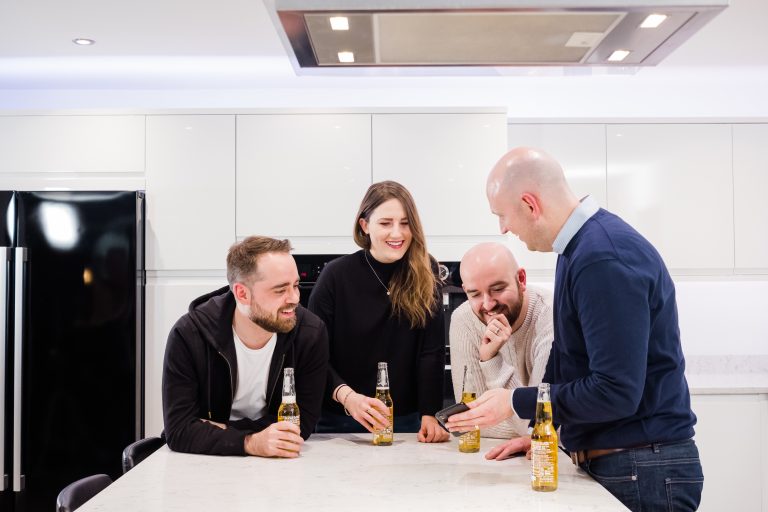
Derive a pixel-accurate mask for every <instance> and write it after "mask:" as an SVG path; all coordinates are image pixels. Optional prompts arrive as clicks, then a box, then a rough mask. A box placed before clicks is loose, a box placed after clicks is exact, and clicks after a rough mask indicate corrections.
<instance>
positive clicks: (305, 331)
mask: <svg viewBox="0 0 768 512" xmlns="http://www.w3.org/2000/svg"><path fill="white" fill-rule="evenodd" d="M234 312H235V297H234V295H232V292H230V290H229V287H228V286H225V287H223V288H221V289H219V290H216V291H214V292H211V293H209V294H206V295H203V296H202V297H199V298H197V299H195V300H194V301H192V303H191V304H190V305H189V312H188V313H187V314H185V315H184V316H182V317H181V318H180V319H179V321H178V322H176V324H175V325H174V326H173V329H171V333H170V334H169V335H168V343H167V345H166V347H165V360H164V362H163V419H164V422H165V431H164V432H163V437H164V438H165V440H166V442H167V443H168V446H169V447H170V448H171V449H172V450H175V451H179V452H188V453H205V454H211V455H245V436H246V435H248V434H250V433H253V432H260V431H261V430H264V429H265V428H266V427H268V426H269V425H271V424H272V423H275V422H276V421H277V409H278V408H279V407H280V402H281V401H282V382H283V368H285V367H293V368H294V371H295V376H296V401H297V403H298V404H299V410H300V411H301V436H302V437H303V438H304V439H307V438H308V437H309V435H310V434H311V433H312V431H313V430H314V428H315V424H316V423H317V420H318V417H319V416H320V407H321V404H322V401H323V391H324V389H325V379H326V375H327V368H328V335H327V332H326V329H325V325H324V324H323V322H322V320H320V319H319V318H318V317H317V316H315V315H314V314H313V313H311V312H310V311H307V310H306V309H304V308H303V307H301V306H299V307H297V308H296V326H295V327H294V328H293V329H292V330H291V331H290V332H288V333H285V334H278V335H277V343H276V345H275V351H274V353H273V354H272V361H271V363H270V365H269V378H268V381H267V414H266V415H265V416H262V417H260V418H254V419H248V418H245V419H242V420H237V421H230V419H229V415H230V412H231V410H232V401H233V399H234V395H235V388H236V386H237V355H236V353H235V342H234V338H233V336H232V317H233V315H234ZM203 419H207V420H211V421H215V422H217V423H224V424H226V425H227V429H226V430H224V429H221V428H218V427H216V426H215V425H211V424H210V423H207V422H204V421H202V420H203Z"/></svg>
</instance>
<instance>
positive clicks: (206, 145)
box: [147, 115, 235, 270]
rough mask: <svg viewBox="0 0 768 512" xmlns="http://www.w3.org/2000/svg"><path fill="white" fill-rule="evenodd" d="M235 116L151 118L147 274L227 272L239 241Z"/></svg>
mask: <svg viewBox="0 0 768 512" xmlns="http://www.w3.org/2000/svg"><path fill="white" fill-rule="evenodd" d="M234 201H235V116H226V115H211V116H206V115H190V116H185V115H173V116H149V117H148V118H147V219H148V224H147V227H148V229H147V269H150V270H184V269H198V270H206V269H223V268H225V267H226V256H227V249H228V248H229V246H230V245H231V244H232V243H234V241H235V205H234Z"/></svg>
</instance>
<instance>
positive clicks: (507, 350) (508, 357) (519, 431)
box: [449, 287, 554, 439]
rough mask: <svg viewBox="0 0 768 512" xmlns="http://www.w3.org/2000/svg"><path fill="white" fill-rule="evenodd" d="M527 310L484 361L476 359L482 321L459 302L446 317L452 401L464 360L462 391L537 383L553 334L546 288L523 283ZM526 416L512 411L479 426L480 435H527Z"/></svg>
mask: <svg viewBox="0 0 768 512" xmlns="http://www.w3.org/2000/svg"><path fill="white" fill-rule="evenodd" d="M526 293H527V294H528V311H527V312H526V314H525V320H524V321H523V324H522V325H521V326H520V328H519V329H518V330H517V331H515V332H513V333H512V336H510V337H509V339H508V340H507V342H506V343H505V344H504V345H502V347H501V348H500V349H499V352H498V354H496V356H494V357H493V358H492V359H489V360H488V361H483V362H481V361H480V350H479V347H480V343H482V339H483V333H484V332H485V324H483V323H482V322H481V321H480V319H479V318H477V316H475V314H474V313H473V312H472V308H470V306H469V302H465V303H464V304H462V305H461V306H459V307H458V308H456V310H455V311H454V312H453V315H452V316H451V329H450V334H449V337H450V345H451V376H452V380H453V393H454V395H455V396H456V401H457V402H459V401H460V400H461V383H462V377H463V375H464V365H465V364H466V365H467V382H466V385H465V390H466V391H470V390H473V391H475V392H476V393H477V396H478V397H479V396H480V395H481V394H483V393H484V392H486V391H487V390H489V389H493V388H507V389H513V390H514V389H515V388H517V387H521V386H537V385H538V384H539V383H540V382H541V380H542V378H543V377H544V370H545V369H546V366H547V359H548V358H549V350H550V348H551V347H552V340H553V339H554V334H553V329H552V294H551V293H549V292H548V291H546V290H542V289H539V288H535V287H528V288H527V290H526ZM528 423H529V420H527V419H520V418H518V417H517V416H516V415H515V416H513V417H511V418H509V419H507V420H505V421H503V422H501V423H499V424H498V425H496V426H494V427H490V428H487V429H482V430H481V432H480V434H481V436H483V437H495V438H502V439H509V438H511V437H517V436H523V435H527V434H528Z"/></svg>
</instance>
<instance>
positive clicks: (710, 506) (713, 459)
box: [691, 395, 768, 512]
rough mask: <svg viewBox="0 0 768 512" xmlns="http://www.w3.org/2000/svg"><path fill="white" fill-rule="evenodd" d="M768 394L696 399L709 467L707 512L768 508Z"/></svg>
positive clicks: (694, 404) (703, 503)
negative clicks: (767, 475)
mask: <svg viewBox="0 0 768 512" xmlns="http://www.w3.org/2000/svg"><path fill="white" fill-rule="evenodd" d="M766 399H767V397H766V395H692V396H691V407H692V409H693V412H694V413H696V417H697V418H698V422H697V424H696V427H695V428H696V437H695V439H696V446H697V447H698V448H699V455H700V456H701V464H702V468H703V469H704V491H703V493H702V497H701V507H700V508H699V510H700V511H702V512H707V511H721V510H732V509H733V507H734V505H735V504H738V510H764V509H763V508H762V504H761V503H762V492H763V491H762V488H763V482H764V481H765V479H764V477H763V474H762V472H763V471H764V470H765V468H764V467H763V465H764V460H765V458H764V456H765V453H766V450H765V445H766V440H765V436H764V432H765V428H766V425H765V423H764V421H765V411H766V409H768V401H767V400H766Z"/></svg>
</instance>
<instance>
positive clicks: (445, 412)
mask: <svg viewBox="0 0 768 512" xmlns="http://www.w3.org/2000/svg"><path fill="white" fill-rule="evenodd" d="M468 410H469V407H468V406H467V404H465V403H464V402H459V403H457V404H453V405H451V406H449V407H446V408H445V409H442V410H440V411H437V412H436V413H435V418H437V422H438V423H439V424H440V426H441V427H443V430H445V431H446V432H450V431H449V430H448V429H447V428H445V424H446V422H447V421H448V418H450V417H451V416H453V415H454V414H459V413H460V412H464V411H468ZM451 434H453V435H454V436H456V437H459V436H461V434H463V432H451Z"/></svg>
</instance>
